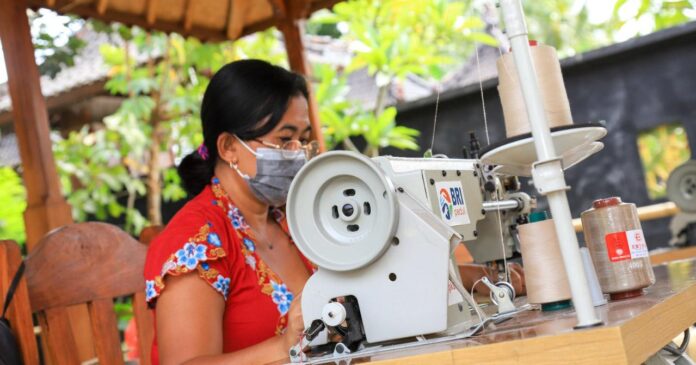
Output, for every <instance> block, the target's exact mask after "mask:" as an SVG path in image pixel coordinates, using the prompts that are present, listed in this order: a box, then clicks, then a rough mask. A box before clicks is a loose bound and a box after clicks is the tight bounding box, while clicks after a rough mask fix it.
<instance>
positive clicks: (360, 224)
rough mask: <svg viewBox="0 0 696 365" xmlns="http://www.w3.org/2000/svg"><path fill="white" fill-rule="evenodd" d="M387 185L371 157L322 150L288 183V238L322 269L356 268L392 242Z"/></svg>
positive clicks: (393, 217)
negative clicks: (289, 184)
mask: <svg viewBox="0 0 696 365" xmlns="http://www.w3.org/2000/svg"><path fill="white" fill-rule="evenodd" d="M395 194H396V193H395V192H394V187H393V186H392V183H391V182H390V181H388V180H387V178H386V177H385V176H384V172H382V170H381V168H380V167H379V166H378V165H377V164H376V163H374V162H373V161H372V160H371V159H369V158H367V157H365V156H363V155H361V154H359V153H354V152H347V151H332V152H327V153H323V154H321V155H320V156H318V157H316V158H314V159H312V160H311V161H310V162H309V163H307V164H306V165H305V166H304V167H303V168H302V169H301V170H300V172H299V173H298V174H297V176H296V177H295V179H294V180H293V182H292V185H291V186H290V192H289V195H288V203H287V207H286V212H287V216H288V226H289V228H290V233H291V235H292V238H293V239H294V240H295V244H296V245H297V247H298V248H299V249H300V251H301V252H302V253H303V254H304V255H305V257H306V258H307V259H309V260H310V261H312V262H314V263H315V264H317V265H318V266H319V267H321V268H323V269H328V270H333V271H347V270H355V269H359V268H361V267H363V266H366V265H368V264H370V263H371V262H373V261H374V260H377V259H378V258H379V257H380V256H381V255H382V254H383V253H384V251H386V249H387V248H388V247H389V246H390V245H391V243H392V240H393V238H394V234H395V232H396V227H397V224H398V218H399V214H398V205H397V200H396V195H395Z"/></svg>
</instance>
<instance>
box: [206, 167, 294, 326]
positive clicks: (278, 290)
mask: <svg viewBox="0 0 696 365" xmlns="http://www.w3.org/2000/svg"><path fill="white" fill-rule="evenodd" d="M211 188H212V191H213V194H214V196H215V198H216V199H215V200H214V201H213V205H215V206H218V207H220V208H221V209H223V211H224V212H225V213H226V214H227V217H228V219H229V220H230V224H231V225H232V227H233V228H234V229H235V233H236V234H237V236H238V237H239V239H240V241H241V243H242V244H241V250H242V255H243V256H244V262H245V263H246V264H247V265H249V267H250V268H251V269H252V270H254V272H255V273H256V277H257V278H258V284H259V287H260V290H261V292H262V293H264V294H266V295H268V296H269V297H270V299H271V300H272V301H273V303H274V304H276V306H277V308H278V313H279V314H280V318H279V320H278V325H277V326H276V334H280V333H282V332H283V330H284V329H285V327H286V326H287V316H286V314H287V313H288V310H289V309H290V304H291V303H292V300H293V298H294V295H293V293H292V292H291V291H289V290H288V289H287V287H286V286H285V284H284V283H283V282H282V280H281V279H280V277H278V275H276V273H275V272H273V271H272V270H271V268H270V267H268V265H267V264H266V263H265V262H264V261H263V260H261V258H259V257H258V255H257V252H256V244H255V243H254V239H253V232H252V231H251V229H250V227H249V225H248V224H247V223H246V221H245V220H244V216H242V214H241V212H240V211H239V208H237V207H236V206H235V205H234V203H232V201H231V200H230V199H229V197H228V196H227V194H226V193H225V191H224V190H223V189H222V186H220V181H219V180H218V179H217V178H213V180H212V184H211ZM271 213H272V215H273V218H274V219H275V220H276V221H277V222H278V223H280V224H281V227H283V229H284V230H285V231H286V232H287V226H286V225H284V224H283V219H284V218H285V213H283V211H281V210H279V209H274V210H272V211H271Z"/></svg>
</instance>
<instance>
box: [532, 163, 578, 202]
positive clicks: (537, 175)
mask: <svg viewBox="0 0 696 365" xmlns="http://www.w3.org/2000/svg"><path fill="white" fill-rule="evenodd" d="M532 177H533V178H534V186H535V187H536V189H537V191H538V192H539V193H540V194H542V195H546V194H549V193H553V192H556V191H565V190H569V189H570V187H569V186H568V185H566V182H565V177H564V176H563V160H561V158H553V159H549V160H544V161H537V162H535V163H534V164H532Z"/></svg>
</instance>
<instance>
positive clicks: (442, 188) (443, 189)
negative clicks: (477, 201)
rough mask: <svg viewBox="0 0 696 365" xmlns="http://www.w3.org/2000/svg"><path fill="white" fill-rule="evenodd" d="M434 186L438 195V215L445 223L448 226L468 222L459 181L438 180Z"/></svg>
mask: <svg viewBox="0 0 696 365" xmlns="http://www.w3.org/2000/svg"><path fill="white" fill-rule="evenodd" d="M435 188H436V191H437V195H438V205H439V208H440V215H441V217H442V219H443V220H444V221H445V223H447V224H449V225H450V226H456V225H459V224H468V223H470V221H469V214H468V213H467V210H466V203H465V202H464V193H463V191H462V184H461V182H459V181H443V182H438V183H437V184H435Z"/></svg>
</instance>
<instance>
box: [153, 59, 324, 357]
mask: <svg viewBox="0 0 696 365" xmlns="http://www.w3.org/2000/svg"><path fill="white" fill-rule="evenodd" d="M307 99H308V93H307V86H306V84H305V81H304V79H303V78H302V77H301V76H299V75H297V74H294V73H291V72H288V71H286V70H284V69H282V68H280V67H276V66H272V65H270V64H268V63H266V62H263V61H258V60H248V61H238V62H233V63H230V64H228V65H226V66H224V67H223V68H221V69H220V70H219V71H218V72H217V73H216V74H215V76H214V77H213V78H212V80H211V81H210V84H209V86H208V88H207V90H206V92H205V95H204V97H203V104H202V107H201V121H202V124H203V136H204V141H203V144H202V146H201V148H199V150H198V151H196V152H194V153H192V154H190V155H188V156H186V158H184V160H183V161H182V163H181V165H180V166H179V174H180V175H181V178H182V182H183V184H184V187H185V188H186V190H187V191H188V193H189V196H195V198H194V199H193V200H191V201H190V202H189V203H187V204H186V206H184V207H183V208H182V209H181V210H180V211H179V212H178V213H177V214H176V216H175V217H174V218H173V219H172V220H171V222H169V224H168V225H167V228H166V229H165V230H164V231H163V232H162V234H160V235H159V236H158V237H157V239H156V240H155V241H154V242H153V243H152V244H151V246H150V248H149V250H148V255H147V260H146V265H145V279H146V286H147V288H146V289H147V300H148V303H149V304H150V306H151V307H153V308H155V319H156V334H157V339H156V344H155V346H154V348H153V350H154V351H153V363H155V364H157V363H160V364H181V363H186V364H218V363H221V364H222V363H225V364H252V363H267V362H270V361H274V360H278V359H283V358H286V357H287V354H288V349H289V348H290V346H292V345H293V344H294V343H295V342H297V339H298V336H299V335H300V333H301V331H302V330H303V324H302V319H301V311H300V309H299V300H296V299H298V298H297V297H298V296H299V294H300V293H301V291H302V288H303V286H304V284H305V282H306V281H307V278H308V277H309V275H310V274H311V272H312V271H311V270H312V267H311V264H310V263H309V262H308V261H307V260H305V259H304V257H302V255H301V254H300V252H299V251H298V250H297V249H296V248H295V246H294V245H293V244H292V242H291V241H290V237H289V235H288V233H287V226H286V223H285V219H284V216H283V212H282V211H281V210H279V209H277V208H279V207H281V206H282V205H284V204H285V197H286V195H287V191H288V189H289V185H290V181H291V180H292V177H293V176H294V174H295V173H296V172H297V170H299V168H300V167H301V166H302V164H303V163H304V161H305V160H306V157H308V156H307V155H311V154H312V153H313V152H314V151H315V150H316V144H315V143H308V141H309V137H310V132H311V127H310V123H309V116H308V106H307ZM309 157H311V156H309ZM211 288H212V289H213V290H211ZM291 303H292V304H291Z"/></svg>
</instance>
